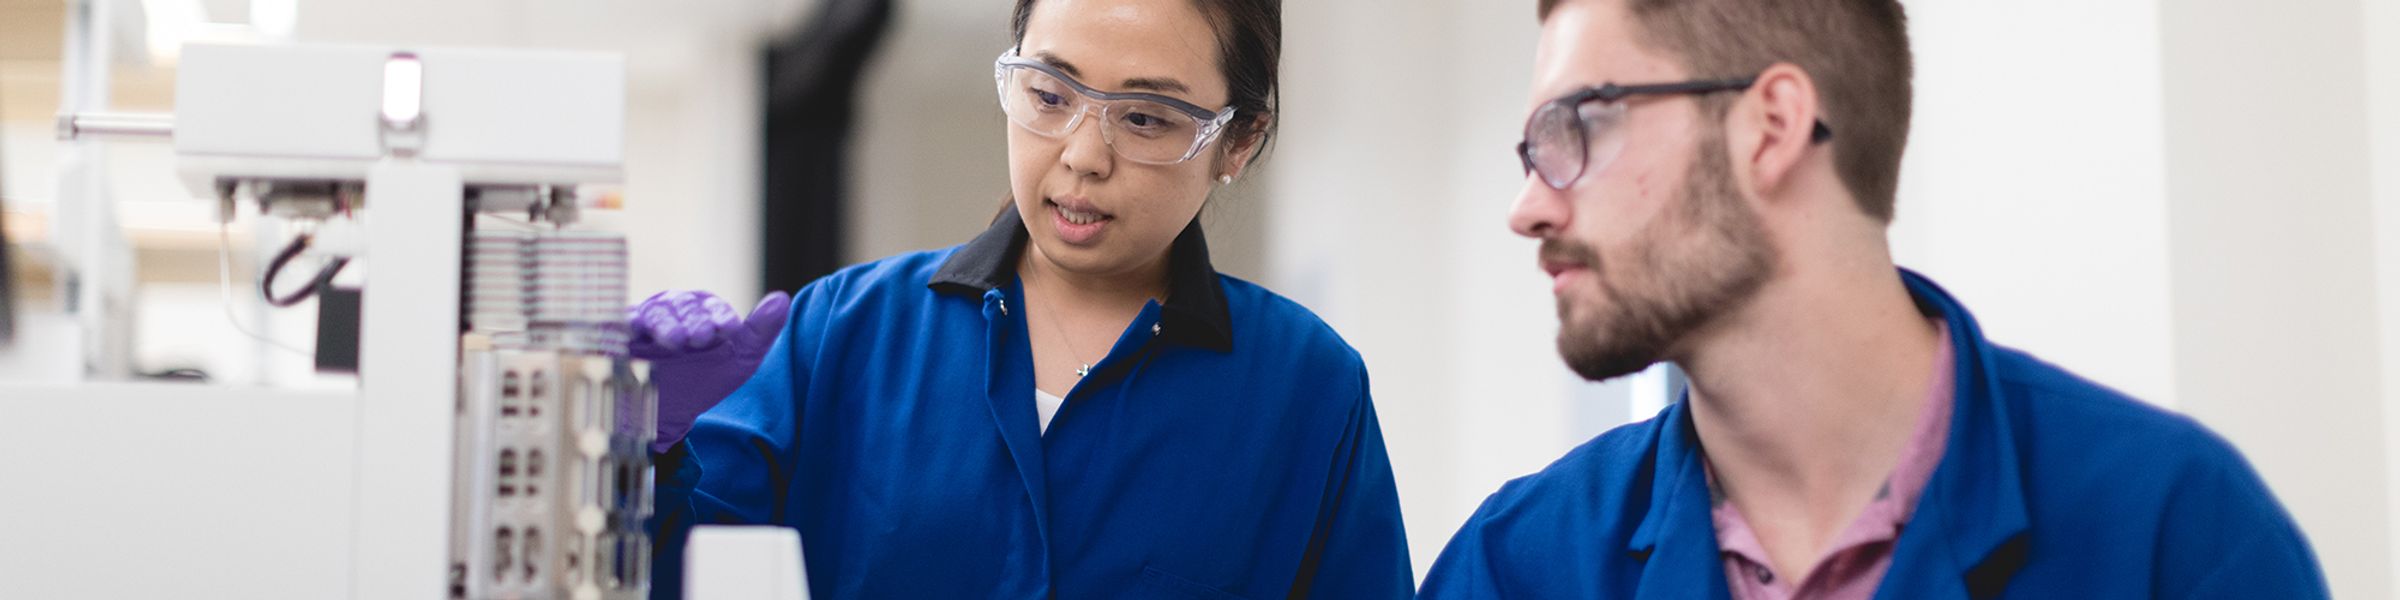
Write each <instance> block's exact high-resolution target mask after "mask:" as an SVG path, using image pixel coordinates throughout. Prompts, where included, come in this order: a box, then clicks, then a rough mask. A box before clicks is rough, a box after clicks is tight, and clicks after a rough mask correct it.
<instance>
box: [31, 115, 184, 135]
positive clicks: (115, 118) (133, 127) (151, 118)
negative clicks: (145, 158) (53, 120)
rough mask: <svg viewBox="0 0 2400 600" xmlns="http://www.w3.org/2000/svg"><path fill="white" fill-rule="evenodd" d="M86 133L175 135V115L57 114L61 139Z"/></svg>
mask: <svg viewBox="0 0 2400 600" xmlns="http://www.w3.org/2000/svg"><path fill="white" fill-rule="evenodd" d="M85 137H122V138H172V137H175V115H162V114H149V113H109V112H85V113H67V114H61V115H59V116H58V139H59V141H74V140H78V139H84V138H85Z"/></svg>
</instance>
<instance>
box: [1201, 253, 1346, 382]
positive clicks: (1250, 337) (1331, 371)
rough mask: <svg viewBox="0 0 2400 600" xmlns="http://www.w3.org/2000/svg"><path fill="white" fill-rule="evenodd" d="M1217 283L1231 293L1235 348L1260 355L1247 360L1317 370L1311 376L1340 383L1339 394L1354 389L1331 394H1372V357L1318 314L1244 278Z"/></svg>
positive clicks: (1224, 277) (1310, 371)
mask: <svg viewBox="0 0 2400 600" xmlns="http://www.w3.org/2000/svg"><path fill="white" fill-rule="evenodd" d="M1217 281H1218V286H1219V288H1220V289H1221V290H1223V292H1224V294H1225V303H1226V309H1227V313H1228V315H1227V317H1228V319H1229V320H1230V321H1231V326H1232V327H1233V328H1234V329H1235V331H1234V336H1233V339H1234V344H1235V347H1236V348H1237V349H1238V351H1239V352H1245V353H1252V355H1253V357H1254V358H1252V359H1251V360H1249V361H1246V362H1250V363H1253V364H1258V365H1262V366H1269V367H1273V368H1278V369H1285V370H1288V371H1289V372H1296V373H1304V374H1317V375H1318V376H1314V377H1311V379H1316V380H1318V381H1322V382H1324V383H1325V384H1326V385H1329V386H1334V387H1335V388H1336V390H1333V391H1335V392H1354V393H1352V394H1341V393H1327V394H1323V395H1324V396H1327V397H1337V398H1338V397H1345V396H1351V397H1364V396H1365V395H1366V394H1367V390H1366V387H1365V386H1366V376H1367V364H1366V360H1365V359H1364V358H1362V357H1361V356H1360V355H1359V353H1358V349H1357V348H1354V347H1351V345H1350V342H1349V341H1348V340H1344V339H1342V336H1341V334H1339V333H1336V332H1334V330H1333V326H1332V325H1328V324H1326V323H1325V320H1324V319H1323V318H1320V317H1318V316H1317V313H1315V312H1313V311H1310V310H1308V308H1307V307H1305V306H1301V305H1300V303H1299V302H1296V301H1293V300H1292V299H1290V298H1285V297H1283V295H1281V294H1277V293H1275V292H1273V291H1270V290H1268V289H1267V288H1265V287H1261V286H1259V285H1258V284H1255V283H1251V282H1249V281H1245V280H1243V279H1241V278H1238V277H1234V276H1231V275H1218V276H1217Z"/></svg>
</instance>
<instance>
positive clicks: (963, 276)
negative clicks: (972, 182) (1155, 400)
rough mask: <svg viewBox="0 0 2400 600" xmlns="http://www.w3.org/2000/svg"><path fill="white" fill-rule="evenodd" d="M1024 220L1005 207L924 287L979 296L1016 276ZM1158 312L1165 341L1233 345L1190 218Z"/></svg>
mask: <svg viewBox="0 0 2400 600" xmlns="http://www.w3.org/2000/svg"><path fill="white" fill-rule="evenodd" d="M1026 239H1027V234H1026V232H1025V220H1024V217H1021V216H1019V215H1018V214H1017V211H1016V209H1015V208H1013V207H1012V208H1005V209H1002V210H1001V211H1000V216H999V217H998V218H995V219H993V220H992V226H991V227H990V228H988V229H985V230H983V233H981V234H977V235H976V236H975V239H973V240H969V241H968V242H967V243H966V245H964V246H960V247H959V248H958V252H956V253H954V254H951V255H950V259H949V260H947V261H944V262H943V263H942V268H941V269H940V270H938V271H935V272H934V274H933V280H932V281H930V282H928V283H926V285H925V287H926V288H928V289H931V290H933V291H935V292H937V293H943V294H951V295H958V296H967V297H971V298H980V297H982V296H983V294H984V292H989V291H992V290H996V289H1000V287H1001V286H1004V285H1008V283H1009V280H1011V279H1014V278H1015V277H1016V276H1017V258H1018V257H1019V256H1020V255H1022V254H1023V253H1024V252H1025V242H1026ZM1162 309H1163V310H1162V312H1161V314H1160V316H1159V326H1160V328H1161V330H1160V331H1159V337H1161V338H1165V339H1166V340H1168V341H1172V342H1178V343H1182V344H1186V345H1191V346H1198V347H1202V348H1208V349H1211V350H1216V351H1218V352H1226V351H1230V350H1232V349H1233V324H1232V315H1231V313H1230V311H1229V310H1228V309H1227V308H1226V307H1225V292H1224V290H1223V289H1222V288H1220V287H1218V285H1217V269H1216V267H1215V266H1214V265H1212V264H1210V263H1209V261H1208V239H1207V236H1205V235H1203V234H1201V233H1200V220H1199V219H1193V220H1192V223H1191V224H1190V225H1186V226H1184V228H1183V233H1182V234H1180V235H1177V236H1175V243H1174V245H1172V246H1170V247H1168V249H1167V302H1166V304H1165V305H1164V306H1163V307H1162Z"/></svg>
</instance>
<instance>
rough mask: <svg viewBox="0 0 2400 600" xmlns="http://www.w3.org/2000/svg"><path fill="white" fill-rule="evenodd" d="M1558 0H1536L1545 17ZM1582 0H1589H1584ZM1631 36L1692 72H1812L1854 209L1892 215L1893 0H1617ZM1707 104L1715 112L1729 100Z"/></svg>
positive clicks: (1895, 187) (1903, 68)
mask: <svg viewBox="0 0 2400 600" xmlns="http://www.w3.org/2000/svg"><path fill="white" fill-rule="evenodd" d="M1560 1H1561V0H1541V8H1540V9H1539V10H1540V12H1539V13H1538V14H1539V15H1540V16H1541V18H1542V19H1543V20H1545V21H1546V20H1549V18H1550V11H1551V9H1554V8H1557V7H1558V4H1559V2H1560ZM1584 1H1590V0H1584ZM1620 1H1622V2H1624V3H1625V7H1626V12H1627V14H1630V15H1632V17H1633V19H1632V20H1633V23H1634V31H1635V32H1636V33H1635V34H1634V35H1635V38H1636V40H1638V41H1640V42H1641V43H1642V44H1643V45H1645V46H1647V47H1650V48H1654V49H1657V50H1661V51H1664V52H1666V53H1668V54H1670V55H1674V56H1675V57H1676V58H1678V59H1680V60H1682V61H1683V66H1684V68H1686V69H1689V70H1690V71H1691V75H1692V76H1693V77H1703V78H1711V77H1746V76H1750V75H1756V74H1758V72H1759V71H1764V70H1766V68H1767V67H1768V66H1771V65H1773V64H1775V63H1778V62H1788V63H1792V64H1794V65H1798V66H1799V67H1800V70H1802V71H1806V72H1807V73H1808V75H1809V77H1811V78H1813V79H1815V80H1816V84H1817V94H1818V96H1819V98H1818V100H1819V101H1820V102H1822V103H1823V106H1824V111H1825V122H1826V124H1827V125H1830V126H1832V127H1833V130H1834V132H1835V133H1834V138H1833V164H1834V171H1835V172H1836V173H1838V174H1839V175H1840V176H1841V179H1842V184H1843V185H1845V186H1848V187H1849V188H1850V193H1852V194H1855V195H1856V196H1857V198H1858V207H1859V210H1861V211H1864V212H1866V213H1867V214H1868V215H1870V216H1873V217H1875V218H1877V219H1881V220H1883V221H1884V222H1887V223H1888V222H1890V221H1891V220H1892V204H1893V202H1894V199H1895V198H1896V197H1897V196H1898V194H1899V187H1900V153H1901V151H1903V150H1905V149H1907V147H1908V116H1909V103H1910V96H1911V95H1912V94H1913V92H1912V90H1911V89H1910V83H1909V79H1910V77H1912V72H1913V71H1914V70H1915V66H1914V64H1913V63H1914V60H1915V59H1913V58H1911V57H1910V55H1909V51H1908V15H1907V13H1906V11H1904V10H1902V9H1901V7H1900V3H1899V1H1898V0H1768V1H1761V0H1620ZM1704 106H1714V107H1715V109H1716V110H1717V114H1719V115H1722V114H1724V113H1723V111H1724V110H1727V109H1728V107H1730V106H1731V104H1729V103H1718V104H1713V105H1712V104H1704Z"/></svg>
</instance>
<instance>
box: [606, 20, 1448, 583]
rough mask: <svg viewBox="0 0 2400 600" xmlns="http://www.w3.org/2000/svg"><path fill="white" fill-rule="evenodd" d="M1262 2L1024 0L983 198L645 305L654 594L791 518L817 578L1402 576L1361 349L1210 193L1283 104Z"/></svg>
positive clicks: (638, 324) (1403, 556)
mask: <svg viewBox="0 0 2400 600" xmlns="http://www.w3.org/2000/svg"><path fill="white" fill-rule="evenodd" d="M1279 13H1280V3H1279V2H1277V1H1276V0H1219V1H1208V2H1199V1H1191V2H1155V1H1149V2H1145V1H1140V0H1039V1H1036V0H1018V2H1017V3H1016V10H1015V18H1014V21H1013V27H1012V29H1013V32H1014V33H1015V35H1016V40H1017V46H1016V47H1015V48H1014V49H1011V50H1008V51H1007V52H1005V53H1002V54H1001V55H1000V57H999V59H998V60H997V61H996V62H995V64H994V76H995V82H996V83H997V84H998V87H999V93H1000V103H1001V105H1002V109H1003V112H1004V113H1006V115H1007V117H1008V120H1009V122H1010V124H1009V125H1008V151H1009V166H1010V169H1009V189H1010V192H1011V194H1012V198H1013V200H1012V202H1011V204H1010V205H1009V207H1008V208H1007V209H1006V210H1003V211H1002V212H1001V214H1000V215H999V217H998V218H997V219H996V220H994V221H993V222H992V224H991V226H990V228H989V229H988V230H986V231H984V232H983V233H982V234H981V235H979V236H976V237H975V238H974V239H973V240H971V241H968V242H967V243H965V244H964V245H961V246H957V247H953V248H950V249H946V250H938V251H931V252H922V253H916V254H908V255H902V256H897V257H892V258H887V259H884V260H880V261H876V262H872V263H867V264H864V265H859V266H855V267H851V268H848V269H844V270H842V271H840V272H838V273H835V274H833V275H831V276H828V277H825V278H824V279H820V280H818V281H816V282H814V283H811V284H809V285H808V286H807V287H804V288H802V289H801V290H800V291H799V293H798V294H796V295H794V296H793V297H791V299H790V304H789V309H788V311H786V310H784V309H782V308H781V306H782V305H781V303H780V302H779V301H776V300H770V301H769V302H764V303H762V308H761V310H760V311H758V313H756V314H754V315H753V316H752V317H751V319H750V321H749V322H748V323H744V322H742V320H741V319H740V318H739V317H738V316H736V315H733V314H732V311H731V310H730V307H729V306H727V305H725V304H724V302H723V301H722V300H717V299H715V298H713V297H710V296H707V295H705V294H694V293H666V294H661V295H659V296H655V297H653V298H652V299H651V300H650V301H648V302H645V303H644V304H643V305H642V306H639V307H636V309H635V316H634V318H633V321H634V328H635V331H636V336H637V343H636V346H637V353H638V354H643V355H647V356H651V357H654V358H655V359H656V362H655V367H654V369H653V379H654V380H656V381H657V382H658V385H659V386H660V395H661V405H662V406H661V415H662V416H661V425H660V437H661V444H660V446H661V448H662V450H663V451H662V452H661V453H660V454H659V456H658V460H659V462H658V482H657V483H658V488H657V489H658V502H659V504H658V516H657V518H656V521H655V524H656V531H657V535H658V549H657V554H656V556H658V557H659V559H660V560H659V561H658V562H657V567H656V577H655V582H654V584H653V589H654V594H653V595H654V596H658V597H674V596H677V595H679V593H680V591H681V585H682V583H681V578H680V572H679V571H680V563H681V556H682V544H683V541H684V539H685V537H686V535H687V533H688V531H689V528H690V527H691V526H693V525H695V524H719V523H722V524H773V525H784V526H790V527H793V528H796V529H798V530H799V532H800V533H801V537H802V540H803V545H804V547H805V555H806V558H805V559H804V560H805V563H806V566H807V576H808V579H809V586H810V588H811V590H812V591H813V592H814V595H815V597H817V598H853V597H875V598H1040V597H1057V598H1159V597H1179V598H1245V597H1253V598H1263V597H1278V596H1312V595H1313V596H1319V597H1338V598H1354V597H1386V598H1389V597H1405V596H1407V595H1409V594H1410V588H1411V585H1412V577H1411V574H1410V572H1409V561H1408V555H1407V549H1406V543H1405V541H1404V539H1403V537H1402V534H1401V520H1400V512H1399V502H1398V499H1397V496H1396V493H1395V490H1394V487H1393V481H1392V473H1391V466H1390V464H1389V462H1388V460H1387V459H1386V456H1385V453H1384V445H1383V438H1382V433H1381V431H1380V429H1379V427H1378V425H1377V424H1376V417H1375V410H1374V406H1373V404H1372V402H1370V400H1369V395H1368V386H1367V375H1366V370H1365V368H1364V367H1363V365H1362V364H1361V362H1360V360H1359V356H1358V354H1357V352H1355V351H1354V350H1352V349H1351V348H1350V347H1349V345H1348V344H1346V343H1344V342H1343V341H1342V339H1341V337H1340V336H1338V335H1336V334H1335V333H1334V332H1333V331H1332V330H1331V329H1330V328H1328V327H1326V325H1325V324H1324V323H1323V322H1321V321H1319V320H1318V319H1317V317H1316V316H1315V315H1313V314H1311V313H1310V312H1309V311H1308V310H1307V309H1304V308H1302V307H1300V306H1299V305H1298V304H1295V303H1293V302H1291V301H1290V300H1286V299H1284V298H1282V297H1279V296H1276V295H1275V294H1273V293H1271V292H1268V291H1267V290H1265V289H1262V288H1260V287H1258V286H1257V285H1254V284H1251V283H1248V282H1245V281H1241V280H1237V279H1233V278H1231V277H1226V276H1222V275H1219V274H1218V273H1217V272H1216V271H1215V270H1213V269H1212V268H1211V267H1210V266H1209V265H1210V263H1209V255H1208V244H1207V242H1206V241H1205V240H1204V238H1203V236H1202V234H1201V228H1200V225H1199V222H1198V220H1197V216H1198V214H1199V212H1200V210H1201V208H1202V207H1203V206H1204V205H1205V204H1206V203H1207V202H1208V199H1209V197H1210V196H1211V194H1212V193H1213V192H1214V191H1215V190H1216V189H1218V188H1220V187H1222V186H1224V185H1227V184H1230V183H1231V182H1233V181H1235V180H1236V179H1237V178H1239V177H1240V176H1241V174H1242V172H1243V171H1244V169H1245V168H1247V167H1248V165H1249V164H1250V161H1251V159H1253V158H1255V157H1256V156H1257V154H1258V151H1259V149H1260V148H1261V146H1262V145H1263V144H1264V143H1265V141H1266V139H1267V137H1268V136H1269V134H1270V133H1271V132H1272V129H1273V123H1274V118H1275V116H1276V115H1275V112H1274V111H1275V90H1276V70H1277V68H1276V62H1277V55H1278V52H1279V50H1278V48H1279V46H1280V33H1279V30H1280V22H1281V17H1280V14H1279ZM787 316H788V321H784V320H782V319H785V318H786V317H787ZM777 323H780V326H777V325H776V324H777ZM750 361H757V362H756V367H755V369H753V368H752V367H751V366H750V365H751V364H752V363H751V362H750ZM728 369H731V370H732V371H733V373H734V374H732V375H730V376H729V375H725V374H723V372H724V371H726V370H728ZM712 375H713V376H712ZM711 386H719V387H716V388H712V387H711ZM735 386H738V389H732V390H731V392H730V394H726V393H725V391H724V388H733V387H735ZM693 396H698V397H699V398H698V399H693V398H692V397H693ZM718 397H722V401H721V402H718V401H717V400H716V399H717V398H718ZM702 409H705V412H702ZM693 415H696V417H694V416H693ZM687 418H688V419H690V420H689V421H688V423H689V432H688V434H685V433H684V432H683V431H682V429H683V428H684V425H683V423H684V422H687V421H684V419H687Z"/></svg>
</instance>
